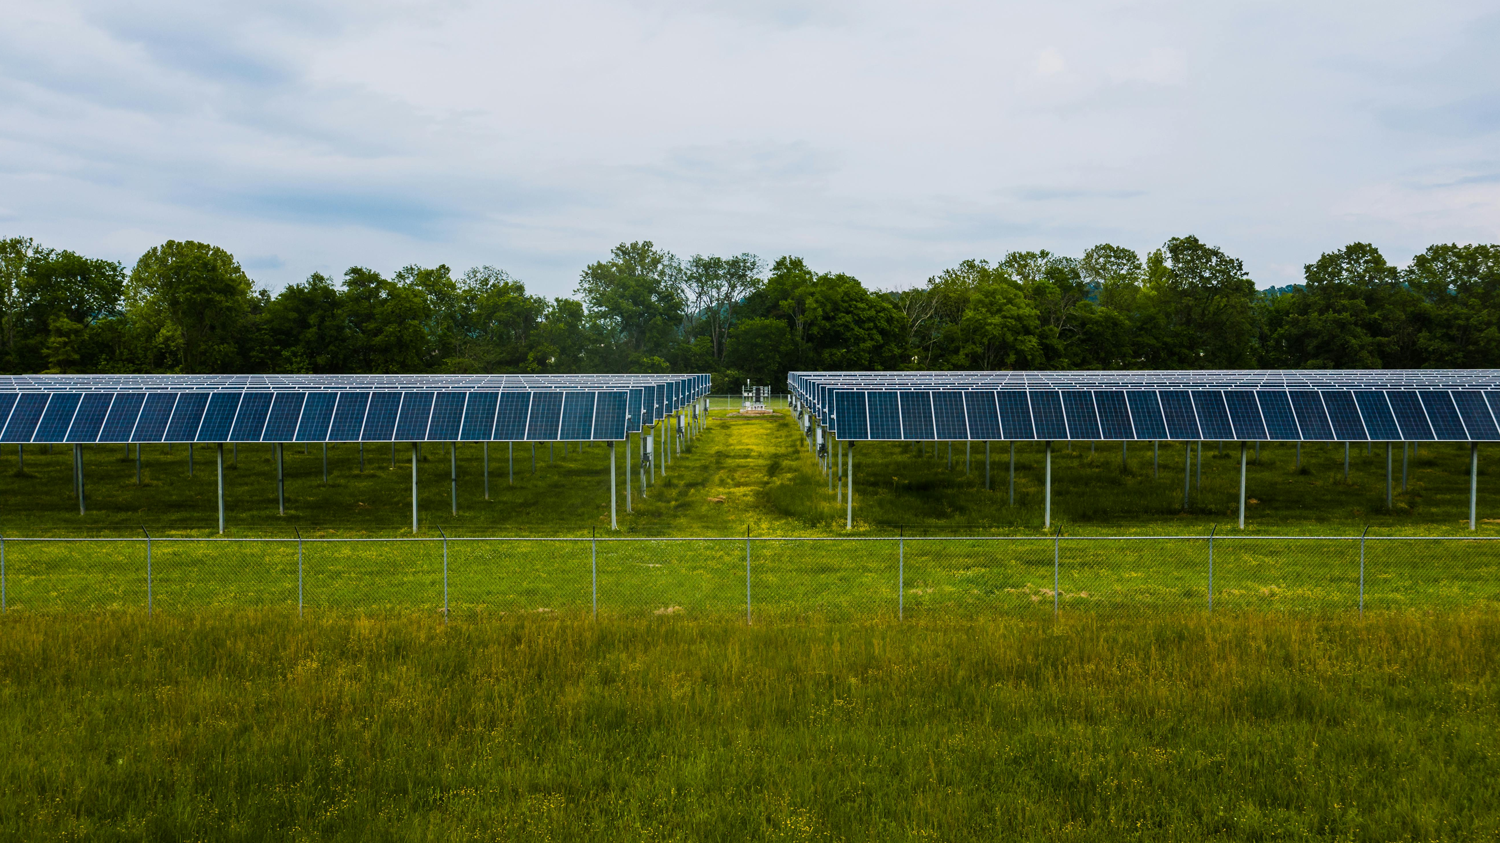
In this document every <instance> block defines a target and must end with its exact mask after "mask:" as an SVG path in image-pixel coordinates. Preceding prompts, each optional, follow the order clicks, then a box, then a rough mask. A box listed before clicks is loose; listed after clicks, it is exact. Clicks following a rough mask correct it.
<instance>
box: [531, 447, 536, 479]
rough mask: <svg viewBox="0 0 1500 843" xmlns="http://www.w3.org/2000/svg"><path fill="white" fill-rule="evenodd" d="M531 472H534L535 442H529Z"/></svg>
mask: <svg viewBox="0 0 1500 843" xmlns="http://www.w3.org/2000/svg"><path fill="white" fill-rule="evenodd" d="M531 473H532V474H536V443H535V442H533V443H531Z"/></svg>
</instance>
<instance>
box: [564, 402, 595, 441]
mask: <svg viewBox="0 0 1500 843" xmlns="http://www.w3.org/2000/svg"><path fill="white" fill-rule="evenodd" d="M595 398H596V396H595V395H594V393H592V392H568V393H564V397H563V412H562V429H561V430H560V431H559V432H558V434H557V438H558V439H565V440H568V441H574V442H576V441H579V440H583V439H589V438H592V437H593V435H594V403H595Z"/></svg>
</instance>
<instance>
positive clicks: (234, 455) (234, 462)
mask: <svg viewBox="0 0 1500 843" xmlns="http://www.w3.org/2000/svg"><path fill="white" fill-rule="evenodd" d="M360 453H361V454H363V453H364V452H363V451H361V452H360ZM135 455H136V456H137V457H139V456H140V455H141V449H140V446H139V445H137V446H136V449H135ZM229 465H230V466H231V467H233V468H239V467H240V443H238V442H236V443H234V444H233V445H231V446H230V448H229ZM360 467H361V468H363V467H364V465H363V464H362V463H361V465H360Z"/></svg>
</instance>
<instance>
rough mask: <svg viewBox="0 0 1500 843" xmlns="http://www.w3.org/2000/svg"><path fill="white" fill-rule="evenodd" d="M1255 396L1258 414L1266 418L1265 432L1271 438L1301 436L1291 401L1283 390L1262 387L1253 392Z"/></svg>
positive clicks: (1282, 438) (1283, 438)
mask: <svg viewBox="0 0 1500 843" xmlns="http://www.w3.org/2000/svg"><path fill="white" fill-rule="evenodd" d="M1255 397H1256V398H1258V399H1260V414H1261V416H1263V417H1264V418H1265V420H1266V433H1267V434H1269V437H1270V438H1271V439H1280V440H1288V439H1301V438H1302V437H1301V436H1300V435H1299V433H1298V430H1297V417H1296V414H1294V413H1293V412H1292V402H1291V401H1290V400H1289V399H1288V398H1287V395H1286V393H1285V392H1282V391H1281V390H1279V389H1262V390H1260V391H1259V392H1257V393H1255ZM1313 397H1314V398H1316V397H1317V396H1316V395H1314V396H1313Z"/></svg>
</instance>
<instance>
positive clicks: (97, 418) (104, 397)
mask: <svg viewBox="0 0 1500 843" xmlns="http://www.w3.org/2000/svg"><path fill="white" fill-rule="evenodd" d="M114 399H115V396H114V393H111V392H90V393H89V394H88V395H85V396H83V403H82V404H80V405H79V406H78V414H77V415H75V416H73V427H72V428H71V429H70V430H69V431H68V441H69V442H96V441H98V439H99V431H100V430H101V429H103V427H104V418H105V416H106V415H108V414H109V405H110V404H111V403H112V402H113V401H114ZM1479 400H1480V401H1481V402H1483V401H1484V399H1483V398H1482V397H1481V398H1480V399H1479Z"/></svg>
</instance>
